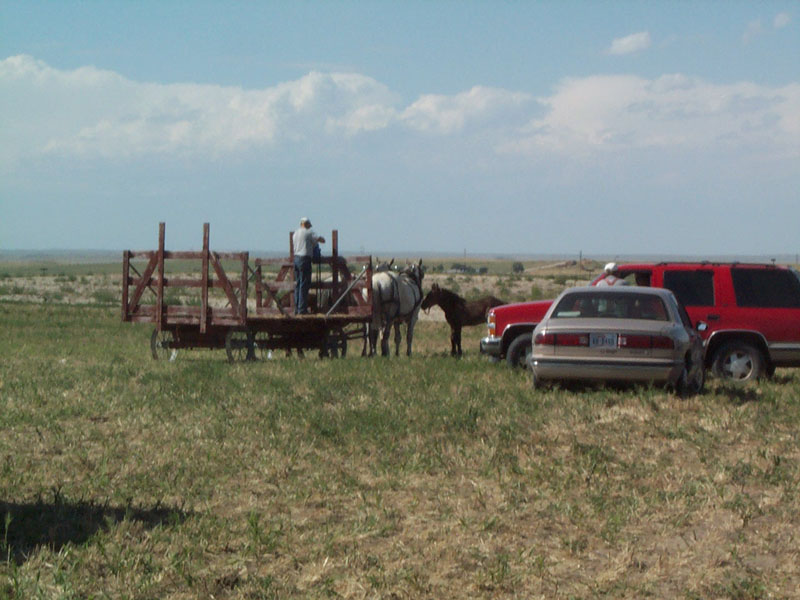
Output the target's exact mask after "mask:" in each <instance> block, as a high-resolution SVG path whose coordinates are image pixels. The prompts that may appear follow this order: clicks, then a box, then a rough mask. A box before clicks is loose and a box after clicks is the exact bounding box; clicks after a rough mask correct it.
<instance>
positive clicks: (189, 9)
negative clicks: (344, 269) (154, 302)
mask: <svg viewBox="0 0 800 600" xmlns="http://www.w3.org/2000/svg"><path fill="white" fill-rule="evenodd" d="M798 190H800V4H798V3H797V2H794V1H792V2H770V1H762V2H736V1H734V2H716V1H715V2H658V1H653V2H614V1H611V0H609V1H604V2H588V1H586V2H556V1H552V2H470V1H465V2H364V1H362V2H188V1H185V2H178V1H169V0H166V1H164V0H162V1H160V2H150V1H142V2H113V1H106V2H100V1H88V2H69V1H59V2H36V1H26V2H10V1H7V0H0V249H50V248H62V249H110V250H118V249H124V248H132V249H146V248H152V247H154V246H155V244H156V234H157V224H158V222H159V221H166V223H167V246H168V247H171V248H173V249H189V248H197V247H198V246H199V245H200V243H201V231H202V229H201V228H202V223H203V222H206V221H208V222H210V223H211V242H212V247H214V248H217V249H220V250H222V249H226V250H251V251H262V250H269V251H281V250H284V249H286V247H287V246H288V232H289V231H290V230H291V229H294V228H295V227H296V225H297V221H298V220H299V218H300V217H301V216H308V217H310V218H311V219H312V221H313V222H314V225H315V229H316V230H317V231H319V232H321V233H328V232H330V230H331V229H338V230H339V232H340V240H341V245H342V246H343V247H344V248H345V249H351V250H362V249H363V250H365V251H367V252H372V253H382V252H387V251H397V252H407V253H413V252H426V253H428V252H455V253H461V252H464V251H466V252H467V253H469V254H482V253H502V254H508V255H516V254H542V253H553V254H577V252H578V251H583V252H584V254H588V255H598V256H614V255H618V254H619V255H623V254H663V255H675V254H684V255H685V254H692V255H709V256H719V255H729V254H750V255H752V254H756V255H769V254H777V253H781V254H795V253H797V252H798V251H800V235H798V231H799V230H800V226H799V224H800V191H798Z"/></svg>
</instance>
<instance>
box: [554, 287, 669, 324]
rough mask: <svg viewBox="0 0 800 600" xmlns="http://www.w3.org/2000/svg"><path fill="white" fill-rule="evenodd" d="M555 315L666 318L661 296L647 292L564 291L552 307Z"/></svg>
mask: <svg viewBox="0 0 800 600" xmlns="http://www.w3.org/2000/svg"><path fill="white" fill-rule="evenodd" d="M552 317H553V318H555V319H575V318H581V319H646V320H650V321H668V320H669V317H668V313H667V309H666V307H665V306H664V302H663V301H662V300H661V298H659V297H657V296H653V295H650V294H614V293H613V292H612V293H598V294H568V295H566V296H564V297H563V298H562V299H561V301H560V302H559V303H558V306H556V309H555V310H554V311H553V315H552Z"/></svg>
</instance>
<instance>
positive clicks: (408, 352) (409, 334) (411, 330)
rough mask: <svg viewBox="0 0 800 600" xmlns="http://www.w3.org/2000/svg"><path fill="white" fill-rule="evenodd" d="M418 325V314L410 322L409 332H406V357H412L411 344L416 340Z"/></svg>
mask: <svg viewBox="0 0 800 600" xmlns="http://www.w3.org/2000/svg"><path fill="white" fill-rule="evenodd" d="M416 324H417V314H416V313H414V314H413V315H411V317H410V318H409V320H408V331H407V332H406V338H407V339H406V346H407V350H406V356H411V342H412V341H413V340H414V325H416Z"/></svg>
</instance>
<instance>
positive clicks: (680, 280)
mask: <svg viewBox="0 0 800 600" xmlns="http://www.w3.org/2000/svg"><path fill="white" fill-rule="evenodd" d="M664 287H665V288H667V289H668V290H672V293H673V294H675V296H676V297H677V298H678V300H679V301H680V303H681V304H683V305H684V306H714V273H713V272H712V271H705V270H703V271H664Z"/></svg>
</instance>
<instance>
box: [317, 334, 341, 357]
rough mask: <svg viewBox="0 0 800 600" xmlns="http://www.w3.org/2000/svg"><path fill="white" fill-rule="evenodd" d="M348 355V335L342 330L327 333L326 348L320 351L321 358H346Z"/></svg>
mask: <svg viewBox="0 0 800 600" xmlns="http://www.w3.org/2000/svg"><path fill="white" fill-rule="evenodd" d="M346 355H347V334H345V332H344V330H343V329H341V328H338V329H331V330H329V331H327V332H325V347H324V349H323V350H321V351H320V356H323V357H324V356H330V357H331V358H339V357H340V356H341V357H342V358H344V357H345V356H346Z"/></svg>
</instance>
